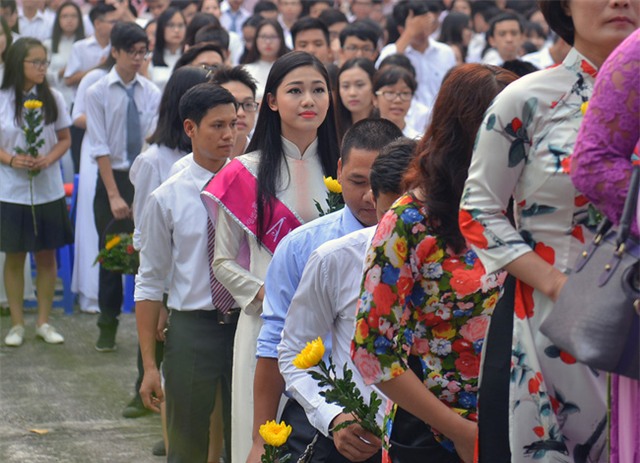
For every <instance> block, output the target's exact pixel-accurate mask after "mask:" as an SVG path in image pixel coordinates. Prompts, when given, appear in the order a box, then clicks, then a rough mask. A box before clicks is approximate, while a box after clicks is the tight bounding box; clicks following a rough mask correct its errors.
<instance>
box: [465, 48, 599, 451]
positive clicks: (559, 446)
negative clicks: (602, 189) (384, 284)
mask: <svg viewBox="0 0 640 463" xmlns="http://www.w3.org/2000/svg"><path fill="white" fill-rule="evenodd" d="M595 75H596V68H595V66H593V65H592V64H591V63H589V62H588V61H587V60H586V59H585V58H584V57H583V56H582V55H580V53H579V52H578V51H577V50H575V49H572V50H571V51H570V52H569V54H568V55H567V57H566V59H565V61H564V62H563V64H562V65H560V66H557V67H555V68H552V69H549V70H545V71H540V72H536V73H533V74H530V75H528V76H525V77H524V78H521V79H519V80H518V81H516V82H514V83H513V84H511V85H510V86H509V87H508V88H507V89H505V90H504V91H503V92H502V93H501V94H500V95H499V96H498V97H497V98H496V100H495V101H494V102H493V104H492V105H491V107H490V108H489V109H488V110H487V113H486V115H485V119H484V121H483V124H482V126H481V127H480V130H479V132H478V137H477V140H476V147H475V149H474V154H473V158H472V161H471V166H470V168H469V177H468V179H467V183H466V185H465V190H464V193H463V197H462V204H461V211H460V228H461V230H462V232H463V234H464V235H465V237H466V239H467V240H468V241H469V242H470V243H471V244H472V246H473V249H474V250H475V251H476V252H477V253H478V256H479V257H480V259H481V260H482V263H483V264H484V265H485V267H486V269H487V271H488V272H492V271H496V270H498V269H501V268H503V267H504V266H505V265H507V264H509V263H510V262H512V261H513V260H515V259H516V258H518V257H520V256H522V255H523V254H525V253H528V252H531V251H533V252H535V253H536V254H538V255H539V256H540V257H542V258H543V259H544V260H546V261H547V262H548V263H550V264H551V265H554V266H555V267H556V268H558V269H559V270H561V271H563V272H566V271H568V269H570V268H571V267H572V266H573V264H574V262H575V259H576V257H577V256H578V253H579V252H580V251H581V249H582V247H583V246H584V243H585V242H586V241H587V240H589V239H590V232H589V229H588V228H587V227H586V224H587V222H588V220H589V211H588V207H589V203H588V200H587V199H586V198H585V197H584V196H583V195H581V194H580V193H579V192H577V191H576V190H575V188H574V187H573V185H572V183H571V179H570V177H569V175H568V169H569V162H570V155H571V153H572V151H573V146H574V143H575V140H576V136H577V133H578V128H579V127H580V123H581V121H582V117H583V115H582V111H581V107H582V105H583V104H584V103H585V102H587V101H588V100H589V98H590V96H591V92H592V89H593V83H594V78H595ZM511 197H513V198H514V203H515V207H514V209H515V219H516V223H517V229H516V228H514V227H512V226H511V224H510V222H509V221H508V219H507V217H506V216H505V212H504V211H506V209H507V204H508V202H509V198H511ZM552 309H553V303H552V301H551V300H549V299H548V298H546V297H545V296H544V295H543V294H542V293H540V292H538V291H536V290H534V289H533V288H531V287H529V286H527V285H526V284H523V283H522V282H520V281H518V282H517V284H516V298H515V307H514V312H515V313H514V327H513V341H512V359H511V383H510V391H509V407H510V430H509V432H510V436H509V437H510V447H511V452H512V461H513V462H525V461H526V462H529V461H531V460H535V461H540V462H554V463H560V462H567V463H568V462H573V461H581V462H601V461H602V462H605V461H607V449H606V400H605V397H606V387H605V375H604V374H601V373H599V372H597V371H594V370H591V369H589V368H588V367H586V366H584V365H581V364H578V363H576V361H575V359H573V358H572V357H571V356H570V355H569V354H567V353H565V352H562V351H560V350H559V349H558V348H557V347H556V346H554V345H553V344H552V343H551V342H550V341H549V339H547V338H546V337H545V336H544V335H542V334H541V333H540V331H539V327H540V325H541V323H542V322H543V321H544V319H545V318H546V316H547V315H548V314H549V312H550V311H551V310H552Z"/></svg>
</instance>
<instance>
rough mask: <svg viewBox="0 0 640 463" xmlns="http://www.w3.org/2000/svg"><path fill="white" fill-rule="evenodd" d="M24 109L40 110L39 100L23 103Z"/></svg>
mask: <svg viewBox="0 0 640 463" xmlns="http://www.w3.org/2000/svg"><path fill="white" fill-rule="evenodd" d="M24 107H25V108H26V109H40V108H42V101H40V100H27V101H25V102H24Z"/></svg>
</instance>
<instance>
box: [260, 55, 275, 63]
mask: <svg viewBox="0 0 640 463" xmlns="http://www.w3.org/2000/svg"><path fill="white" fill-rule="evenodd" d="M276 59H277V58H276V57H275V56H274V57H273V58H265V57H264V56H260V61H264V62H265V63H269V64H272V63H275V61H276Z"/></svg>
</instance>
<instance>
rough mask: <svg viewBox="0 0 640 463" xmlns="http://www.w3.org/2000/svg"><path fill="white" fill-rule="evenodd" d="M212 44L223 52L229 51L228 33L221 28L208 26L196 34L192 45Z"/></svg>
mask: <svg viewBox="0 0 640 463" xmlns="http://www.w3.org/2000/svg"><path fill="white" fill-rule="evenodd" d="M198 43H214V44H216V45H217V46H219V47H220V48H222V49H223V50H226V51H228V50H229V33H228V32H227V31H226V30H224V29H223V28H221V27H217V26H214V25H213V24H209V25H208V26H204V27H203V28H201V29H199V30H198V32H196V35H195V37H194V44H198Z"/></svg>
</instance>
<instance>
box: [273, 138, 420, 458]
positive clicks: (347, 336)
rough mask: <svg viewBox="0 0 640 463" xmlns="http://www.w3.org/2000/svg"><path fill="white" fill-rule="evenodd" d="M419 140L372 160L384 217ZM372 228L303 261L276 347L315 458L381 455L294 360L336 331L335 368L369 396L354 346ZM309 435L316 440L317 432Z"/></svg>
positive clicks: (395, 146) (333, 336) (333, 338)
mask: <svg viewBox="0 0 640 463" xmlns="http://www.w3.org/2000/svg"><path fill="white" fill-rule="evenodd" d="M415 147H416V143H415V141H413V140H409V139H406V138H402V139H399V140H397V141H394V142H392V143H390V144H389V145H387V146H386V147H385V148H383V149H382V150H381V152H380V155H379V156H378V157H377V158H376V160H375V161H374V162H373V166H372V167H371V174H370V180H371V190H372V191H373V196H374V199H375V203H376V215H377V219H378V220H380V218H382V216H383V215H384V213H385V212H386V211H387V210H388V209H389V207H391V205H392V204H393V202H394V201H395V200H396V199H397V198H398V197H399V196H400V194H401V193H402V191H403V190H402V178H403V175H404V173H405V171H406V169H407V168H408V166H409V164H410V162H411V161H412V159H413V158H414V156H415ZM374 231H375V227H369V228H365V229H362V230H358V231H355V232H353V233H350V234H348V235H346V236H344V237H341V238H337V239H335V240H332V241H329V242H327V243H325V244H323V245H321V246H320V247H319V248H318V249H316V250H315V251H314V252H313V253H312V254H311V256H310V258H309V260H308V262H307V264H306V266H305V268H304V272H303V274H302V278H301V279H300V283H299V285H298V289H297V291H296V293H295V295H294V296H293V300H292V301H291V305H290V307H289V312H288V313H287V316H286V319H285V324H284V329H283V331H282V341H281V343H280V345H279V346H278V363H279V366H280V371H281V372H282V376H283V377H284V380H285V383H286V389H287V393H288V394H290V395H291V397H292V398H293V399H294V400H295V401H296V403H297V404H299V405H298V407H300V406H301V407H302V408H304V411H305V413H306V417H307V419H308V422H309V423H311V424H312V425H313V427H314V428H315V429H314V431H315V432H317V433H319V436H318V442H317V444H316V445H317V447H318V451H317V452H316V454H315V455H314V458H313V459H312V460H311V462H313V463H325V462H326V463H346V462H350V461H367V462H370V463H374V462H380V454H379V452H380V440H379V439H377V438H376V437H375V436H373V435H372V434H371V433H369V432H367V431H365V430H364V429H363V428H362V427H360V426H359V425H351V426H348V427H346V428H343V429H341V430H339V431H333V432H332V431H331V430H332V429H333V428H335V426H337V425H338V424H340V423H343V422H344V421H347V420H350V419H352V417H351V416H350V415H347V414H345V413H343V411H342V407H340V406H339V405H336V404H330V403H327V402H326V400H325V399H324V398H323V397H322V396H321V395H320V394H319V392H320V390H321V388H319V387H318V385H317V383H316V381H315V380H314V379H312V378H311V377H310V376H309V374H308V373H307V372H306V371H303V370H299V369H297V368H296V367H294V366H293V364H292V361H293V359H294V358H295V357H296V355H297V354H298V353H299V352H300V351H301V350H302V349H303V348H304V346H305V345H306V343H307V342H310V341H312V340H313V339H316V338H317V337H323V338H325V339H326V338H327V337H328V336H327V335H328V334H330V335H331V355H332V357H333V361H334V363H335V365H337V366H338V368H337V370H338V371H339V372H340V373H341V371H342V368H341V366H342V365H345V364H346V365H348V366H349V368H350V369H351V371H353V380H354V381H355V383H356V385H357V386H358V389H359V390H360V391H361V392H362V395H363V397H364V400H365V403H368V401H369V395H370V394H371V391H372V388H371V387H368V386H366V385H365V384H364V381H363V380H362V378H361V377H360V375H359V374H358V370H357V369H356V368H355V367H354V365H353V363H352V362H351V358H350V355H349V350H350V346H351V339H352V337H353V331H354V327H355V315H356V301H357V300H358V296H359V294H360V281H361V279H362V267H363V263H364V257H365V253H366V249H367V246H368V244H369V241H370V240H371V237H372V236H373V233H374ZM378 394H379V393H378ZM379 395H380V394H379ZM284 415H285V414H284V413H283V419H284ZM383 416H384V407H381V409H380V410H378V423H379V424H381V422H382V417H383ZM290 421H292V420H291V419H289V421H287V423H289V424H291V425H292V427H293V428H294V429H297V428H298V429H299V428H303V427H304V425H306V426H308V424H307V423H298V422H296V421H294V422H290ZM329 435H332V437H333V439H332V440H329V439H327V437H325V436H329ZM307 438H308V439H309V441H311V438H313V435H310V436H309V437H307ZM330 442H333V445H330V444H329V446H330V448H331V447H333V446H334V445H335V448H334V449H333V448H332V449H331V450H329V452H328V453H327V450H328V449H326V446H327V444H328V443H330ZM336 449H337V451H336ZM338 452H339V453H338Z"/></svg>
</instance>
